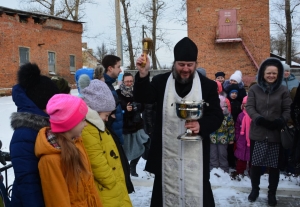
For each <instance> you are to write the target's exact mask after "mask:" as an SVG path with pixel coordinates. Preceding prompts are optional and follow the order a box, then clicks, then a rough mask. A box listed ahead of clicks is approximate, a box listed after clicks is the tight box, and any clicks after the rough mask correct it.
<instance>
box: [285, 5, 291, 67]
mask: <svg viewBox="0 0 300 207" xmlns="http://www.w3.org/2000/svg"><path fill="white" fill-rule="evenodd" d="M290 6H291V5H290V0H285V18H286V64H288V65H291V54H292V21H291V11H290Z"/></svg>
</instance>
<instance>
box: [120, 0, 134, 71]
mask: <svg viewBox="0 0 300 207" xmlns="http://www.w3.org/2000/svg"><path fill="white" fill-rule="evenodd" d="M121 4H122V7H123V15H124V21H125V31H126V37H127V42H128V43H127V44H128V47H127V50H128V53H129V60H130V66H129V68H130V69H134V68H135V63H134V55H133V45H132V35H131V30H130V24H129V21H130V20H129V13H128V12H129V11H128V7H129V6H130V2H129V1H127V0H121Z"/></svg>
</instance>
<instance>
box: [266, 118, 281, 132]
mask: <svg viewBox="0 0 300 207" xmlns="http://www.w3.org/2000/svg"><path fill="white" fill-rule="evenodd" d="M283 125H284V120H283V119H282V118H278V119H275V120H274V121H271V124H270V126H269V127H270V129H272V130H274V129H282V127H283Z"/></svg>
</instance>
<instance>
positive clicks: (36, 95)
mask: <svg viewBox="0 0 300 207" xmlns="http://www.w3.org/2000/svg"><path fill="white" fill-rule="evenodd" d="M40 72H41V71H40V69H39V68H38V66H37V65H35V64H31V63H27V64H25V65H22V66H21V67H20V70H19V71H18V84H17V85H15V86H14V87H13V89H12V98H13V101H14V102H15V104H16V106H17V112H14V113H12V115H11V127H12V128H13V129H14V133H13V136H12V139H11V142H10V156H11V162H12V165H13V168H14V173H15V181H14V184H13V188H12V197H11V206H18V207H28V206H30V207H43V206H45V204H44V198H43V192H42V186H41V181H40V176H39V170H38V161H39V160H38V158H37V157H36V156H35V154H34V145H35V140H36V136H37V134H38V132H39V130H40V129H41V128H43V127H45V126H49V116H48V115H47V114H46V113H45V112H44V111H45V109H46V105H47V103H48V100H49V99H50V98H51V97H52V96H53V95H55V94H58V93H59V89H58V88H57V86H56V85H55V83H54V82H52V81H51V79H50V78H48V77H46V76H42V75H40Z"/></svg>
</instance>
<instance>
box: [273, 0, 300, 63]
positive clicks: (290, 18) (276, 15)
mask: <svg viewBox="0 0 300 207" xmlns="http://www.w3.org/2000/svg"><path fill="white" fill-rule="evenodd" d="M299 5H300V2H299V0H285V1H284V2H282V0H276V1H275V2H274V3H273V8H274V10H273V11H271V21H272V24H274V25H276V26H277V28H279V29H280V31H281V32H282V33H283V34H284V35H285V55H286V63H287V64H289V65H290V64H291V57H292V47H293V42H292V38H293V36H294V35H295V34H296V33H297V32H298V31H299V29H300V22H299V21H298V19H299V15H298V13H299V11H298V10H299V8H298V6H299ZM282 12H284V15H280V14H282ZM282 17H284V19H283V18H282ZM283 22H284V23H283Z"/></svg>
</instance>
